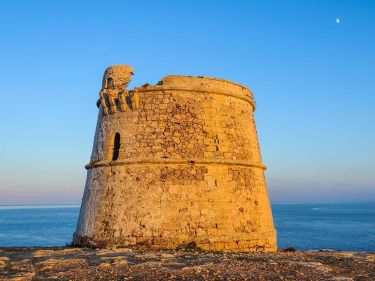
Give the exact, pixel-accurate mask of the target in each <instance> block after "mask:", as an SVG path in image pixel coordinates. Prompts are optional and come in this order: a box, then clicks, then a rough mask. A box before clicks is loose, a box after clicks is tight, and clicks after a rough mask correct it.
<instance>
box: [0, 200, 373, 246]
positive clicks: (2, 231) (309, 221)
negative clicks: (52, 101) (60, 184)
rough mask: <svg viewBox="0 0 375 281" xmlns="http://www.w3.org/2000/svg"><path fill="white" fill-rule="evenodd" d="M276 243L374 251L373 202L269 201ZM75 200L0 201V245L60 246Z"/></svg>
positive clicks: (70, 228) (67, 235)
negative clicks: (62, 203) (37, 203)
mask: <svg viewBox="0 0 375 281" xmlns="http://www.w3.org/2000/svg"><path fill="white" fill-rule="evenodd" d="M272 209H273V214H274V218H275V225H276V228H277V231H278V244H279V247H280V248H283V247H295V248H298V249H301V250H304V249H335V250H347V251H368V252H374V251H375V203H369V204H314V205H312V204H308V205H307V204H306V205H285V204H275V205H273V206H272ZM78 212H79V206H69V205H66V206H33V207H27V206H0V247H1V246H64V245H65V244H66V243H69V242H71V239H72V234H73V232H74V230H75V226H76V222H77V218H78Z"/></svg>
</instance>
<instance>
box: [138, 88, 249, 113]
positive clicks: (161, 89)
mask: <svg viewBox="0 0 375 281" xmlns="http://www.w3.org/2000/svg"><path fill="white" fill-rule="evenodd" d="M134 91H137V92H157V91H185V92H198V93H207V94H215V95H222V96H229V97H233V98H238V99H241V100H244V101H247V102H248V103H250V104H251V106H252V107H253V111H255V108H256V104H255V101H254V100H253V99H252V98H250V97H248V96H245V95H243V96H241V95H237V94H234V93H228V92H224V91H223V92H219V91H207V90H199V89H194V88H193V89H192V88H184V87H174V86H171V87H168V86H163V85H156V86H148V87H137V88H134Z"/></svg>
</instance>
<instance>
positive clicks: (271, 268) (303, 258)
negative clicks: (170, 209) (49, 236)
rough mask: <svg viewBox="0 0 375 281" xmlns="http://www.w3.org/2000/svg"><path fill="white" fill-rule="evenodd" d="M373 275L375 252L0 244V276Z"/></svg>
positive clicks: (307, 277)
mask: <svg viewBox="0 0 375 281" xmlns="http://www.w3.org/2000/svg"><path fill="white" fill-rule="evenodd" d="M51 279H55V280H81V281H83V280H337V281H339V280H340V281H344V280H375V253H357V252H356V253H353V252H333V251H305V252H279V253H277V254H268V253H250V254H249V253H247V254H246V253H235V254H233V253H232V254H231V253H221V252H202V251H197V250H190V251H189V250H184V251H151V250H146V249H128V248H126V249H100V250H99V249H97V250H95V249H85V248H69V247H66V248H0V280H51Z"/></svg>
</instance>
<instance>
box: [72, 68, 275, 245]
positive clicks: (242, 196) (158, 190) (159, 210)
mask: <svg viewBox="0 0 375 281" xmlns="http://www.w3.org/2000/svg"><path fill="white" fill-rule="evenodd" d="M132 74H133V69H132V68H131V67H130V66H125V65H117V66H112V67H109V68H108V69H107V70H106V72H105V74H104V78H103V88H102V90H101V91H100V93H99V95H100V100H99V101H98V103H97V105H98V106H99V115H98V123H97V128H96V133H95V140H94V146H93V151H92V155H91V160H90V163H89V164H88V165H87V166H86V168H87V170H88V174H87V181H86V187H85V192H84V195H83V199H82V206H81V211H80V216H79V221H78V225H77V230H76V232H75V234H74V243H75V244H76V245H85V246H92V247H106V246H117V247H121V246H131V245H147V246H150V247H154V248H177V247H184V246H185V245H196V246H197V247H200V248H203V249H210V250H227V251H270V252H273V251H276V250H277V245H276V231H275V229H274V224H273V219H272V212H271V206H270V202H269V199H268V193H267V187H266V182H265V177H264V171H265V167H264V166H263V164H262V159H261V154H260V149H259V143H258V137H257V131H256V127H255V121H254V115H253V112H254V109H255V102H254V100H253V95H252V93H251V91H250V90H249V89H248V88H246V87H244V86H242V85H239V84H237V83H233V82H230V81H226V80H222V79H216V78H208V77H191V76H174V75H173V76H166V77H164V79H163V80H162V81H160V82H159V83H158V84H157V85H155V86H150V85H144V86H142V87H137V88H135V89H133V90H131V91H130V90H129V91H128V90H127V89H126V87H127V85H128V83H129V81H130V79H131V75H132Z"/></svg>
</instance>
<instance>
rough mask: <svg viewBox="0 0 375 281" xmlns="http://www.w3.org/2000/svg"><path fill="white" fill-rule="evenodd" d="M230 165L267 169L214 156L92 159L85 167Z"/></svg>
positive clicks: (248, 162) (262, 166) (257, 164)
mask: <svg viewBox="0 0 375 281" xmlns="http://www.w3.org/2000/svg"><path fill="white" fill-rule="evenodd" d="M173 164H180V165H193V164H198V165H228V166H243V167H252V168H259V169H262V170H266V169H267V168H266V166H264V165H262V164H259V163H255V162H251V161H244V160H230V159H214V158H192V159H153V158H139V159H119V160H116V161H108V160H102V161H91V162H90V163H89V164H87V165H86V166H85V168H86V169H87V170H88V169H92V168H96V167H102V166H122V165H173Z"/></svg>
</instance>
